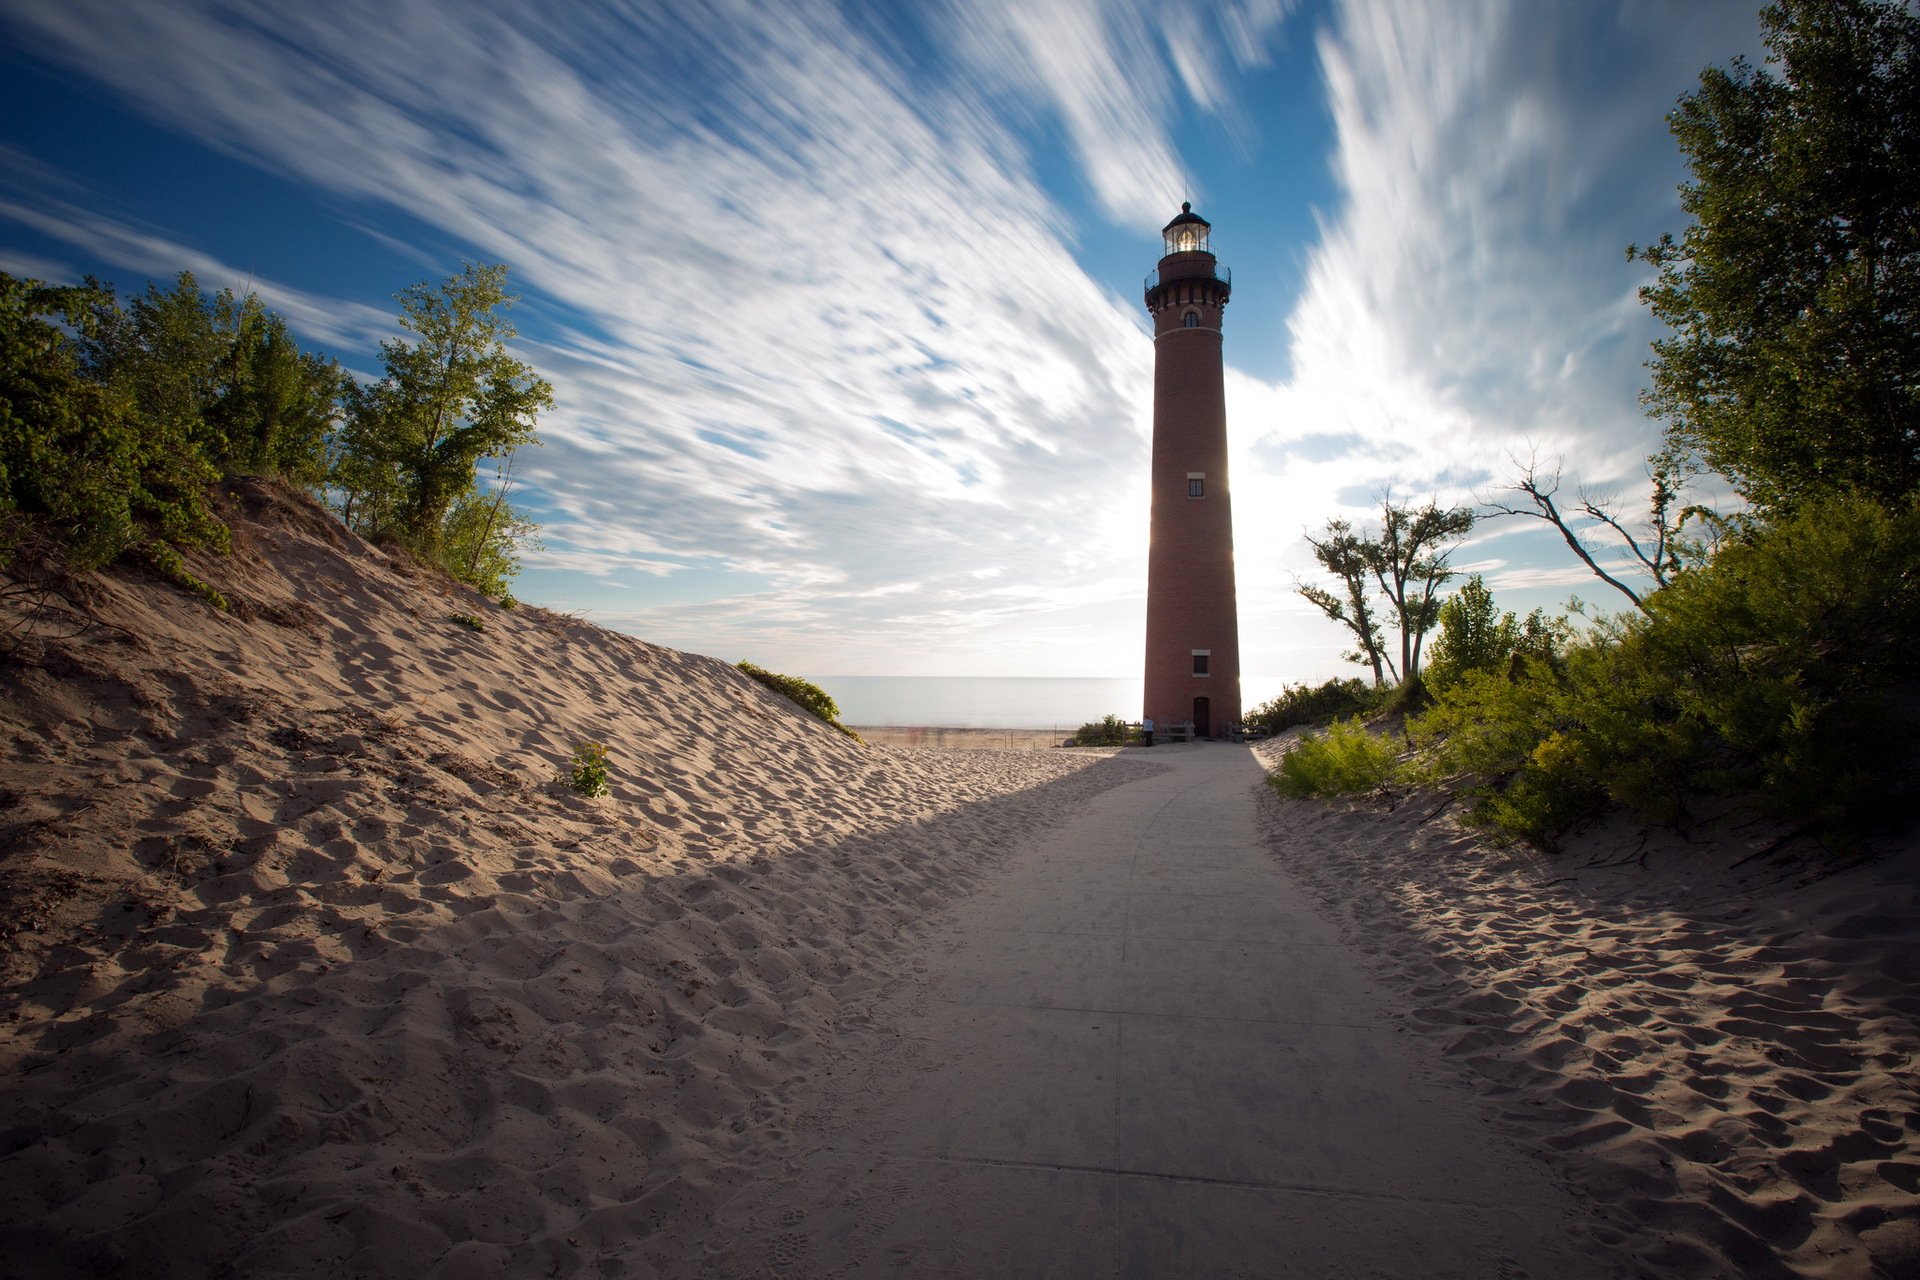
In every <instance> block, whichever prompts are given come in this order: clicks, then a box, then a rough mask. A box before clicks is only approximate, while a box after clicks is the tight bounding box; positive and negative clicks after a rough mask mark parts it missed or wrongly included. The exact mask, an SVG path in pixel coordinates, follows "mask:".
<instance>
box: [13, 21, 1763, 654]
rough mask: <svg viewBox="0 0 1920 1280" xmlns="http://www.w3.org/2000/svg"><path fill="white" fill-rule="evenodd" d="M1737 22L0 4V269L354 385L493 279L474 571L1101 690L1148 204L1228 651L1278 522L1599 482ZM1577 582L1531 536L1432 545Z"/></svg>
mask: <svg viewBox="0 0 1920 1280" xmlns="http://www.w3.org/2000/svg"><path fill="white" fill-rule="evenodd" d="M1756 8H1757V3H1754V2H1753V0H1745V2H1735V0H1698V2H1695V3H1687V4H1675V3H1669V2H1668V0H1590V2H1588V0H1560V2H1556V3H1537V2H1535V0H1511V2H1508V3H1501V2H1498V0H1429V2H1427V3H1419V2H1416V0H1299V2H1296V0H1220V2H1218V3H1200V2H1199V0H1185V2H1179V3H1168V2H1167V0H1160V3H1135V2H1133V0H1124V2H1122V0H1109V2H1101V0H924V2H919V3H913V2H908V0H897V2H893V3H889V2H886V0H849V2H847V3H840V4H835V3H828V2H821V3H806V2H794V3H774V2H771V0H759V2H754V0H714V2H708V0H681V2H679V3H674V4H671V5H668V4H656V3H648V2H644V0H635V2H629V3H625V4H596V5H588V4H585V3H570V4H561V5H551V6H550V5H535V4H531V3H525V4H521V3H512V2H510V0H495V2H493V3H475V2H472V0H398V2H397V3H396V0H378V2H377V3H361V2H358V0H329V2H328V3H325V4H317V3H308V2H307V0H283V2H282V3H276V4H273V5H263V4H247V3H239V2H234V0H228V2H225V3H222V2H217V0H170V2H169V3H165V4H159V3H154V4H145V3H141V4H129V3H126V2H125V0H0V119H4V121H5V125H4V132H3V133H0V269H4V270H7V271H10V272H13V273H14V274H19V275H33V276H38V277H41V278H45V279H56V280H74V279H78V278H79V277H80V276H81V275H83V274H86V273H89V272H91V273H95V274H98V275H100V276H102V277H103V278H106V279H108V280H112V281H114V282H116V283H117V284H119V285H120V287H121V290H122V292H123V293H131V292H134V291H136V290H137V289H138V288H139V287H140V286H141V285H142V284H143V283H144V282H145V281H146V280H148V279H162V280H164V279H167V278H170V277H171V276H172V275H173V274H175V273H177V272H178V271H180V270H181V269H191V270H192V271H194V272H195V274H196V275H197V276H198V277H199V279H200V281H201V283H202V284H203V285H205V286H207V287H210V288H219V287H224V286H231V287H234V288H235V289H245V288H248V287H251V288H253V289H256V290H257V291H259V292H260V293H261V295H262V296H263V297H264V298H265V299H266V301H267V302H268V304H269V305H270V306H272V307H274V308H275V309H276V310H278V311H280V312H281V313H282V314H283V315H285V316H286V317H287V318H288V320H289V322H290V324H291V325H292V326H293V328H294V329H295V330H296V332H297V333H298V334H299V336H300V337H301V339H302V341H303V342H304V343H305V344H307V345H308V346H310V347H313V348H317V349H320V350H323V351H326V352H327V353H329V354H331V355H334V356H336V357H338V358H339V359H340V360H341V362H342V363H343V364H344V365H346V366H347V367H349V368H350V369H352V370H354V371H355V372H357V373H359V374H362V375H365V376H374V375H377V373H378V372H379V368H378V362H377V344H378V342H379V340H380V339H381V338H382V337H385V336H389V335H390V334H392V333H394V332H395V324H394V316H395V314H396V311H397V308H396V307H395V305H394V303H393V300H392V295H393V294H394V293H395V292H397V291H398V290H399V289H401V288H403V287H404V286H406V285H408V284H410V283H413V282H415V281H418V280H427V279H432V280H438V279H441V278H444V277H445V276H447V275H449V274H452V273H453V272H454V271H456V270H457V269H458V268H459V265H460V263H461V261H462V260H463V259H474V260H480V261H499V262H505V263H507V264H508V265H509V266H510V268H511V270H512V279H513V281H514V286H515V288H516V289H517V290H518V291H519V292H520V293H521V295H522V301H521V303H520V306H519V307H518V309H517V310H516V313H515V317H516V320H517V322H518V324H519V326H520V330H521V338H520V340H519V343H518V348H519V354H520V355H521V356H522V358H524V359H526V360H528V361H530V362H531V363H533V364H534V365H535V366H536V367H537V368H539V369H540V370H541V371H542V373H543V374H544V375H545V376H546V377H547V378H548V379H549V380H550V381H551V382H552V383H553V384H554V387H555V390H556V396H557V401H558V403H557V406H556V408H555V409H554V411H553V412H552V413H551V414H550V415H548V416H547V417H546V418H544V419H543V422H542V429H541V434H542V436H543V438H544V440H545V444H544V446H543V447H542V448H540V449H538V450H531V451H527V452H525V453H523V455H522V457H521V459H520V460H519V463H518V473H519V474H520V475H521V476H522V477H523V478H524V481H525V487H524V488H523V489H521V490H520V491H519V493H518V497H519V498H520V499H521V500H523V501H524V503H525V505H527V506H528V507H529V508H530V510H531V512H532V514H534V515H535V516H536V518H538V519H539V520H540V521H541V522H542V524H543V525H544V526H545V538H546V549H545V550H544V551H542V552H538V553H536V554H534V555H532V556H530V557H529V558H528V566H527V569H526V571H525V572H524V574H523V575H522V578H521V581H520V584H519V594H520V595H521V596H522V597H523V598H524V599H527V600H529V601H532V602H535V603H540V604H546V605H550V606H552V607H555V608H560V609H566V610H571V611H579V612H583V613H585V614H586V615H587V616H589V617H591V618H593V619H594V620H596V621H599V622H601V623H603V624H605V625H609V626H613V627H617V628H620V629H622V630H626V631H631V632H633V633H635V634H637V635H640V636H643V637H645V638H647V639H649V640H652V641H655V642H658V643H662V644H667V645H671V646H674V647H677V648H683V649H690V650H693V651H696V652H701V653H708V654H713V655H715V656H718V657H721V658H725V659H728V660H732V659H735V658H741V657H748V658H752V659H753V660H755V661H757V662H760V663H761V664H762V665H765V666H769V667H772V668H774V669H777V670H786V671H792V672H797V673H805V674H811V675H815V676H826V675H840V674H866V675H1089V676H1093V675H1099V676H1137V675H1138V671H1139V664H1140V655H1141V648H1142V639H1143V634H1142V632H1143V625H1144V624H1143V618H1144V609H1145V600H1144V593H1145V576H1146V574H1145V568H1146V539H1147V520H1146V513H1147V493H1146V474H1147V458H1148V452H1147V451H1148V445H1149V439H1148V432H1149V428H1150V421H1151V416H1150V415H1151V403H1150V399H1151V388H1152V358H1153V350H1152V343H1151V341H1150V339H1149V338H1148V336H1147V325H1146V316H1145V313H1144V311H1143V310H1142V308H1141V299H1140V294H1141V281H1142V279H1143V277H1144V276H1145V275H1146V273H1147V272H1148V271H1149V270H1150V269H1151V268H1152V267H1153V265H1154V262H1155V260H1156V259H1157V258H1158V256H1159V253H1160V241H1159V235H1158V231H1159V228H1160V226H1161V224H1163V223H1164V222H1166V221H1167V219H1168V218H1169V217H1171V216H1172V215H1173V214H1174V213H1175V212H1177V211H1178V209H1179V205H1180V201H1181V200H1182V199H1190V200H1192V201H1193V203H1194V206H1195V208H1196V210H1197V211H1198V212H1200V213H1202V214H1203V215H1204V216H1206V217H1207V218H1208V219H1209V220H1211V221H1212V223H1213V224H1214V248H1215V250H1216V251H1217V252H1218V253H1219V255H1220V259H1221V261H1222V263H1223V264H1225V265H1227V266H1228V267H1230V268H1231V269H1232V271H1233V278H1234V296H1233V302H1232V305H1231V306H1230V308H1229V310H1228V312H1227V323H1226V359H1227V365H1228V370H1227V378H1228V401H1229V434H1230V438H1231V442H1232V451H1233V460H1232V468H1233V474H1232V480H1233V490H1234V518H1235V538H1236V548H1237V568H1238V573H1239V581H1240V609H1241V624H1240V625H1241V633H1242V634H1241V644H1242V650H1243V655H1244V669H1245V670H1246V671H1247V672H1249V673H1251V674H1254V675H1261V676H1268V677H1287V678H1292V679H1314V680H1318V679H1320V678H1323V677H1325V676H1327V675H1332V674H1340V673H1351V672H1355V671H1357V670H1358V669H1357V668H1353V667H1350V666H1347V665H1345V664H1342V663H1341V661H1340V659H1339V656H1338V655H1339V653H1340V651H1341V650H1342V648H1343V647H1344V645H1343V642H1342V639H1341V636H1340V635H1339V633H1338V632H1337V631H1336V630H1335V629H1334V628H1333V627H1332V626H1331V624H1329V623H1327V622H1325V620H1324V619H1321V618H1319V617H1318V616H1317V615H1316V614H1315V613H1314V612H1313V610H1312V608H1311V606H1309V605H1307V604H1306V603H1305V602H1304V601H1302V600H1300V599H1299V598H1298V597H1297V595H1296V594H1295V593H1294V590H1293V586H1294V583H1295V582H1296V580H1298V579H1299V578H1301V577H1303V576H1304V577H1311V575H1312V573H1313V569H1314V566H1313V562H1312V559H1311V555H1310V552H1309V551H1308V549H1307V546H1306V543H1305V541H1304V537H1303V534H1304V533H1305V532H1306V531H1307V530H1310V529H1312V530H1318V529H1319V528H1320V527H1321V526H1322V525H1323V524H1324V523H1325V521H1326V520H1327V519H1328V518H1329V517H1330V516H1347V517H1350V518H1354V519H1364V518H1365V517H1366V516H1367V514H1368V513H1369V511H1371V510H1372V509H1374V508H1375V507H1376V506H1377V500H1378V497H1379V495H1380V494H1381V493H1382V492H1383V491H1385V490H1387V489H1388V488H1389V487H1391V488H1392V489H1393V491H1394V492H1396V493H1398V494H1400V495H1402V496H1404V497H1417V498H1424V497H1426V496H1429V495H1438V496H1439V497H1441V498H1442V499H1445V500H1451V501H1472V500H1474V499H1475V498H1476V497H1477V496H1480V495H1484V494H1485V493H1486V492H1487V491H1488V490H1489V488H1490V487H1491V486H1494V485H1497V484H1498V483H1499V482H1500V480H1501V478H1502V477H1503V476H1505V475H1509V474H1511V472H1512V470H1513V464H1512V463H1511V462H1510V461H1509V459H1510V458H1511V457H1513V456H1526V455H1528V454H1529V453H1535V452H1537V453H1538V455H1539V456H1540V457H1541V458H1543V459H1546V460H1549V461H1551V460H1553V459H1562V458H1563V459H1564V460H1565V464H1566V468H1567V472H1568V475H1569V477H1570V479H1569V485H1568V487H1569V489H1571V488H1572V487H1573V482H1572V477H1576V476H1577V477H1578V478H1579V479H1580V480H1581V481H1584V482H1585V483H1587V484H1589V485H1590V486H1592V487H1594V488H1596V489H1599V490H1602V491H1606V490H1612V491H1616V492H1618V493H1620V494H1621V495H1622V497H1623V498H1624V499H1625V500H1626V502H1627V504H1628V505H1630V506H1632V507H1635V508H1637V507H1638V506H1639V505H1640V502H1641V500H1640V498H1639V497H1638V495H1639V494H1640V493H1641V492H1642V491H1643V488H1644V484H1643V475H1642V470H1641V464H1642V459H1643V458H1644V457H1645V455H1646V454H1647V452H1648V451H1649V450H1650V449H1651V448H1652V447H1653V445H1654V444H1655V442H1656V440H1657V435H1658V427H1657V424H1654V423H1651V422H1649V421H1647V420H1646V419H1645V418H1644V417H1643V416H1642V414H1641V412H1640V409H1639V405H1638V400H1637V395H1638V392H1639V389H1640V388H1641V387H1642V386H1643V385H1644V383H1645V370H1644V368H1643V367H1642V366H1643V362H1644V361H1645V359H1646V356H1647V343H1648V342H1649V341H1650V340H1651V339H1652V338H1653V337H1655V336H1656V335H1657V329H1656V327H1655V326H1654V325H1653V324H1652V323H1651V321H1650V320H1649V319H1648V317H1647V316H1646V314H1645V311H1644V308H1643V307H1642V306H1641V305H1640V303H1639V302H1638V300H1637V298H1636V296H1635V289H1636V288H1637V287H1638V286H1639V285H1641V284H1643V283H1645V282H1646V278H1647V277H1646V272H1645V268H1644V267H1642V266H1640V265H1639V264H1633V263H1628V262H1627V261H1626V260H1625V256H1624V252H1623V250H1624V247H1625V246H1626V245H1627V244H1629V243H1635V242H1646V241H1648V240H1651V239H1653V238H1655V237H1656V236H1658V235H1659V233H1660V232H1662V231H1674V232H1678V231H1679V230H1680V229H1681V228H1682V227H1683V225H1684V222H1683V218H1682V215H1681V212H1680V209H1679V203H1678V199H1677V195H1676V192H1675V187H1676V184H1677V183H1679V182H1680V181H1681V180H1682V179H1683V178H1684V176H1685V173H1684V169H1683V166H1682V163H1681V160H1680V157H1679V155H1678V154H1677V152H1676V150H1675V148H1674V145H1673V142H1672V139H1671V137H1670V136H1669V135H1668V133H1667V131H1666V126H1665V122H1664V118H1663V117H1664V115H1665V113H1666V111H1667V110H1668V109H1669V108H1670V107H1671V106H1672V105H1673V103H1674V101H1675V100H1676V99H1677V98H1678V96H1679V95H1680V94H1681V93H1683V92H1685V91H1687V90H1688V89H1689V88H1691V87H1693V86H1694V85H1695V84H1696V83H1697V80H1698V76H1699V72H1700V70H1701V68H1703V67H1704V66H1706V65H1708V64H1709V63H1720V64H1724V63H1726V62H1727V61H1728V60H1729V59H1730V58H1731V57H1733V56H1734V55H1736V54H1745V55H1746V56H1748V57H1749V58H1752V59H1754V60H1756V61H1757V60H1758V58H1757V55H1758V54H1759V53H1760V52H1761V51H1760V48H1759V43H1758V21H1757V18H1756V16H1755V10H1756ZM1456 562H1457V563H1458V564H1459V565H1461V566H1462V567H1463V568H1468V569H1478V570H1480V571H1482V572H1484V573H1485V574H1486V576H1487V579H1488V581H1489V582H1490V583H1491V584H1492V585H1493V587H1494V589H1495V592H1496V595H1497V597H1498V598H1499V600H1500V602H1501V603H1502V605H1503V606H1505V607H1508V608H1518V609H1521V610H1522V611H1524V610H1525V609H1527V608H1531V607H1533V606H1535V605H1547V606H1554V605H1557V604H1558V603H1560V602H1562V601H1564V600H1565V599H1566V598H1567V597H1568V596H1569V595H1570V594H1573V593H1576V592H1577V593H1579V594H1580V595H1582V596H1583V597H1584V598H1586V599H1590V600H1594V601H1596V602H1600V603H1603V604H1607V605H1609V606H1610V605H1611V603H1612V602H1611V601H1608V600H1606V599H1605V597H1604V596H1602V594H1601V592H1602V591H1604V588H1601V587H1599V586H1598V584H1595V583H1593V581H1592V579H1590V578H1589V577H1587V576H1586V575H1585V573H1584V571H1583V570H1581V569H1580V568H1579V566H1577V565H1576V564H1574V563H1573V561H1572V560H1571V557H1570V556H1568V555H1567V553H1566V552H1565V550H1564V548H1562V547H1560V546H1559V544H1558V543H1557V541H1556V540H1555V539H1554V537H1553V535H1552V534H1551V533H1550V531H1548V530H1546V529H1545V528H1544V527H1542V526H1537V525H1534V524H1532V523H1530V522H1517V521H1507V522H1500V523H1490V524H1485V525H1483V526H1482V527H1481V529H1480V530H1479V531H1478V532H1477V533H1476V535H1475V537H1474V539H1473V540H1472V541H1471V542H1470V543H1469V544H1468V545H1467V546H1465V547H1463V548H1462V550H1461V551H1460V552H1459V553H1458V554H1457V556H1456Z"/></svg>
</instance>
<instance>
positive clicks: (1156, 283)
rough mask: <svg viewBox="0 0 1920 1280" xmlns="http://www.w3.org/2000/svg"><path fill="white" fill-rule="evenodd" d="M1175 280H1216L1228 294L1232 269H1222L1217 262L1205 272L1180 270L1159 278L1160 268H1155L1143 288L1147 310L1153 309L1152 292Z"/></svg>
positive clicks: (1149, 273) (1231, 287) (1231, 283)
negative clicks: (1224, 287) (1225, 287)
mask: <svg viewBox="0 0 1920 1280" xmlns="http://www.w3.org/2000/svg"><path fill="white" fill-rule="evenodd" d="M1207 256H1208V257H1212V256H1213V255H1211V254H1209V255H1207ZM1176 280H1218V281H1219V282H1220V283H1221V284H1223V285H1225V286H1227V292H1228V293H1231V292H1233V268H1231V267H1223V266H1221V265H1220V264H1219V263H1218V262H1215V263H1212V264H1211V265H1210V266H1209V267H1208V269H1207V270H1205V271H1191V270H1181V271H1178V272H1176V273H1174V274H1171V275H1168V276H1165V277H1162V276H1161V274H1160V268H1159V267H1155V268H1154V269H1153V270H1151V271H1149V272H1147V279H1146V284H1145V286H1144V288H1145V290H1146V303H1147V310H1149V311H1151V310H1153V309H1154V305H1153V301H1154V299H1153V291H1154V290H1155V289H1158V288H1159V287H1160V286H1161V285H1163V284H1172V283H1173V282H1174V281H1176Z"/></svg>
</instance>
